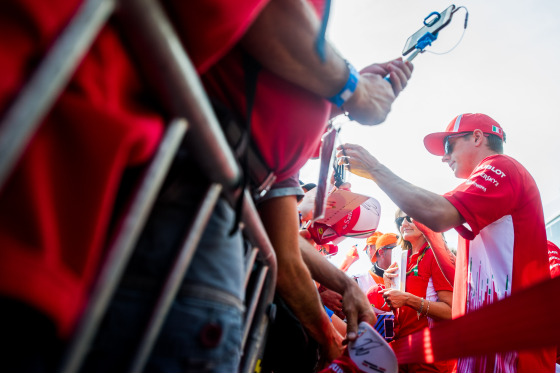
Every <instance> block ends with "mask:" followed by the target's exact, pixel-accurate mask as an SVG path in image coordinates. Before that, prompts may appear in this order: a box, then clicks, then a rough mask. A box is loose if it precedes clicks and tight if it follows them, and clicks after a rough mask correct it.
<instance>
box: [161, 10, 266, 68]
mask: <svg viewBox="0 0 560 374" xmlns="http://www.w3.org/2000/svg"><path fill="white" fill-rule="evenodd" d="M268 1H269V0H244V1H232V0H188V1H184V0H168V1H164V3H165V5H166V8H167V11H168V13H169V17H171V18H172V19H173V20H174V24H175V27H176V29H177V31H178V33H179V35H180V37H181V40H182V42H183V44H184V45H185V48H186V50H187V53H188V54H189V57H190V58H191V59H192V60H193V63H194V65H195V67H196V69H197V71H198V73H199V74H203V73H205V72H206V71H207V70H208V68H210V67H211V66H212V65H213V64H215V63H216V62H217V61H218V60H219V59H220V58H222V57H223V56H224V55H225V54H226V53H227V52H228V51H229V50H230V49H231V48H232V47H233V46H234V45H235V44H236V43H237V42H238V41H239V40H240V39H241V37H242V36H243V35H244V34H245V32H246V31H247V29H248V28H249V26H250V25H251V24H252V23H253V21H254V20H255V19H256V18H257V16H258V15H259V13H260V12H261V10H262V9H263V8H264V6H265V5H266V4H267V3H268Z"/></svg>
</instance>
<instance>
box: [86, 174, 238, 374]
mask: <svg viewBox="0 0 560 374" xmlns="http://www.w3.org/2000/svg"><path fill="white" fill-rule="evenodd" d="M184 169H185V168H183V169H182V170H181V172H180V173H176V174H175V175H174V178H172V180H171V182H170V183H168V184H167V187H166V188H164V192H163V193H162V195H161V196H160V197H159V198H158V201H157V203H156V206H155V207H154V210H153V212H152V214H151V216H150V219H149V221H148V223H147V225H146V228H145V230H144V232H143V234H142V237H141V238H140V240H139V244H138V246H137V248H136V249H135V253H134V257H133V258H132V259H131V263H130V265H129V268H128V269H127V274H126V275H125V277H124V280H123V282H122V284H121V286H120V288H119V290H118V291H117V293H116V296H115V298H114V301H113V302H112V305H111V306H110V308H109V310H108V312H107V315H106V316H105V318H104V320H103V323H102V326H101V328H100V332H99V334H98V336H97V338H96V340H95V342H94V344H93V347H92V350H91V353H90V355H89V357H88V358H87V360H86V364H85V366H84V368H83V371H89V372H122V371H127V370H129V367H128V365H129V363H130V360H131V358H132V354H133V352H134V350H135V349H136V347H137V344H138V342H139V340H140V338H141V335H142V332H143V331H144V329H145V327H146V323H147V321H148V320H149V317H150V314H151V310H152V308H153V305H154V303H155V301H156V299H157V294H158V291H159V288H160V287H161V284H162V279H163V278H164V277H165V274H166V273H167V272H168V269H169V266H170V264H172V263H173V261H174V256H175V251H176V249H177V248H178V247H180V245H181V243H182V241H183V240H184V237H185V232H186V228H187V227H188V226H189V225H190V222H191V219H192V215H193V214H192V212H194V211H195V208H196V206H197V205H198V203H199V202H200V196H201V193H202V192H203V191H204V183H203V182H200V183H199V182H198V181H199V178H201V177H200V176H197V175H193V172H192V169H190V172H189V173H186V172H185V170H184ZM187 170H189V169H187ZM234 220H235V214H234V211H233V210H232V209H231V207H230V206H229V205H228V204H227V202H226V201H225V200H223V199H220V200H219V201H218V203H217V205H216V207H215V209H214V211H213V213H212V215H211V218H210V221H209V223H208V225H207V227H206V229H205V231H204V234H203V235H202V238H201V240H200V243H199V245H198V248H197V250H196V252H195V254H194V256H193V259H192V262H191V265H190V267H189V269H188V271H187V274H186V276H185V279H184V280H183V283H182V286H181V290H180V291H179V293H178V296H177V297H176V299H175V300H174V302H173V304H172V307H171V309H170V311H169V314H168V316H167V318H166V321H165V322H164V325H163V327H162V330H161V332H160V335H159V337H158V339H157V342H156V344H155V347H154V349H153V351H152V354H151V356H150V358H149V360H148V362H147V365H146V367H145V368H144V369H145V370H146V371H150V372H236V371H237V370H238V366H239V361H240V356H241V352H240V346H241V338H242V337H241V334H242V320H243V319H242V317H243V309H244V307H243V295H244V289H243V282H244V249H243V240H242V237H241V233H240V232H239V230H238V231H237V232H236V233H235V234H233V235H229V232H230V230H231V228H232V226H233V222H234Z"/></svg>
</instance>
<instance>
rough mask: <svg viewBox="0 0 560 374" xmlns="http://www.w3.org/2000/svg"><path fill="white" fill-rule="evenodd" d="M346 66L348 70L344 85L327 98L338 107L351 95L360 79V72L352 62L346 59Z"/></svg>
mask: <svg viewBox="0 0 560 374" xmlns="http://www.w3.org/2000/svg"><path fill="white" fill-rule="evenodd" d="M346 66H348V70H349V71H350V74H349V75H348V80H347V81H346V84H345V85H344V87H342V90H340V92H339V93H337V94H336V95H334V96H333V97H329V98H328V99H327V100H329V101H330V102H331V103H333V104H335V105H336V106H337V107H339V108H340V107H342V105H343V104H344V103H345V102H346V100H348V99H349V98H350V96H352V94H353V93H354V91H355V90H356V87H357V86H358V81H359V80H360V73H358V71H357V70H356V68H355V67H354V66H352V64H351V63H349V62H348V61H346Z"/></svg>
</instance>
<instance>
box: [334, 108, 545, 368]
mask: <svg viewBox="0 0 560 374" xmlns="http://www.w3.org/2000/svg"><path fill="white" fill-rule="evenodd" d="M504 141H505V133H504V131H503V129H502V127H501V126H500V125H499V124H498V123H497V122H496V121H494V120H493V119H492V118H490V117H489V116H487V115H485V114H462V115H459V116H457V117H455V118H454V119H453V120H452V121H451V123H450V124H449V125H448V126H447V128H446V130H445V131H444V132H438V133H433V134H429V135H427V136H426V137H425V138H424V144H425V146H426V148H427V149H428V151H429V152H430V153H432V154H434V155H437V156H442V161H443V162H446V163H447V164H448V165H449V167H450V168H451V170H453V173H454V174H455V176H456V177H457V178H461V179H465V181H464V182H463V183H461V184H460V185H459V186H458V187H457V188H455V189H454V190H453V191H450V192H448V193H446V194H444V195H443V196H442V195H438V194H435V193H432V192H429V191H426V190H424V189H421V188H419V187H416V186H414V185H412V184H410V183H408V182H406V181H404V180H403V179H401V178H399V177H398V176H397V175H395V174H393V173H392V172H391V171H390V170H389V169H388V168H387V167H385V166H384V165H382V164H381V163H380V162H379V161H378V160H377V159H375V158H374V157H373V156H372V155H370V154H369V153H368V152H367V151H366V150H365V149H364V148H362V147H360V146H359V145H355V144H344V145H342V146H340V147H339V150H338V153H337V157H339V158H341V159H340V160H339V163H340V164H343V163H344V164H347V165H348V168H349V170H350V171H351V172H353V173H354V174H356V175H359V176H362V177H365V178H368V179H371V180H373V181H375V182H376V183H377V184H378V186H379V187H380V188H381V189H382V190H383V191H384V192H385V193H387V195H388V196H389V197H390V198H391V199H392V200H393V201H394V202H395V204H396V205H397V206H398V207H399V208H401V209H402V210H403V211H406V212H407V214H408V215H409V216H410V217H412V218H414V219H415V220H417V221H419V222H421V223H424V224H425V225H426V226H428V227H429V228H431V229H432V230H434V231H437V232H442V231H446V230H449V229H451V228H455V229H456V230H457V232H458V233H459V234H460V236H461V237H460V238H459V246H458V247H459V248H458V251H457V252H458V255H457V263H456V272H455V285H454V286H455V290H454V295H453V317H454V318H457V317H459V316H461V315H463V314H465V313H470V312H473V311H474V310H476V309H479V308H481V307H483V306H485V305H487V304H491V303H493V302H496V301H498V300H501V299H503V298H505V297H508V296H510V295H511V294H515V293H516V292H518V291H520V290H522V289H524V288H527V287H530V286H531V285H534V284H536V283H539V282H541V281H543V280H545V279H548V278H550V272H549V263H548V252H547V241H546V231H545V225H544V218H543V209H542V203H541V198H540V194H539V190H538V188H537V185H536V183H535V181H534V180H533V178H532V177H531V175H530V174H529V172H528V171H527V170H526V169H525V168H524V167H523V166H522V165H521V164H520V163H519V162H517V161H516V160H514V159H513V158H511V157H509V156H506V155H504V154H503V142H504ZM465 224H467V225H468V227H467V226H466V225H465ZM520 323H522V322H521V321H520ZM511 330H512V334H513V333H514V331H515V329H511ZM504 339H507V337H504ZM554 356H555V351H554V349H550V348H546V349H532V350H519V351H513V352H503V353H497V354H489V355H485V356H484V357H466V358H460V359H459V361H458V367H457V370H458V372H487V371H499V372H552V371H554V358H555V357H554Z"/></svg>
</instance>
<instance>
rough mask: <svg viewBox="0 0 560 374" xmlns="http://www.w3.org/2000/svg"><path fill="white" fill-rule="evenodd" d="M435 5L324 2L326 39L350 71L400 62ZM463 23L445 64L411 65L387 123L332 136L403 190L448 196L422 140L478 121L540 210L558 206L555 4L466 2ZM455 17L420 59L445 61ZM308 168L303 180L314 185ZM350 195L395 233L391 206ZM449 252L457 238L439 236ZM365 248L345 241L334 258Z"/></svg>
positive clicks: (370, 187) (375, 192)
mask: <svg viewBox="0 0 560 374" xmlns="http://www.w3.org/2000/svg"><path fill="white" fill-rule="evenodd" d="M450 4H452V3H451V2H447V1H440V0H425V1H418V0H332V7H331V15H330V21H329V27H328V31H327V38H328V39H329V40H330V41H331V42H332V43H333V44H334V45H335V46H336V48H337V49H338V50H339V51H340V52H341V54H342V55H343V56H344V57H345V58H346V59H348V60H349V61H350V62H352V64H354V66H356V68H358V70H359V69H360V68H363V67H364V66H366V65H368V64H369V63H372V62H384V61H387V60H390V59H393V58H395V57H398V56H400V53H401V51H402V48H403V46H404V43H405V41H406V39H407V38H408V37H409V36H410V35H411V34H412V33H414V32H415V31H417V30H418V29H419V28H420V27H421V26H422V21H423V19H424V17H426V16H427V15H428V14H429V13H431V12H432V11H438V12H440V11H442V10H444V9H445V8H447V7H448V6H449V5H450ZM453 4H455V5H456V6H461V5H464V6H466V7H467V8H468V11H469V22H468V27H467V30H466V32H465V35H464V38H463V40H462V42H461V43H460V44H459V45H458V46H457V48H456V49H454V50H453V51H451V52H450V53H449V54H445V55H434V54H431V53H424V54H421V55H419V56H418V57H417V58H416V59H415V60H414V73H413V75H412V78H411V80H410V81H409V84H408V87H407V88H406V89H405V91H403V92H402V93H401V95H400V96H399V97H398V98H397V100H396V101H395V103H394V104H393V107H392V110H391V113H390V114H389V116H388V118H387V120H386V121H385V122H384V123H383V124H381V125H379V126H374V127H365V126H361V125H358V124H355V123H350V124H347V125H345V126H344V127H343V129H342V131H341V138H342V141H343V142H349V143H358V144H361V145H362V146H364V147H365V148H367V149H368V150H369V151H370V152H371V153H372V154H373V155H374V156H375V157H377V158H378V159H379V160H380V161H381V162H382V163H383V164H385V165H386V166H388V167H389V168H390V169H391V170H392V171H393V172H395V173H396V174H397V175H399V176H400V177H402V178H404V179H405V180H407V181H409V182H411V183H413V184H415V185H417V186H420V187H423V188H425V189H428V190H430V191H433V192H436V193H445V192H447V191H450V190H451V189H453V188H454V187H455V186H457V185H458V184H459V183H460V182H461V180H459V179H456V178H455V177H454V175H453V173H452V172H451V170H450V169H449V167H448V166H447V165H446V164H443V163H442V162H441V159H440V158H439V157H436V156H432V155H431V154H429V153H428V152H427V151H426V149H425V148H424V145H423V141H422V140H423V138H424V136H425V135H426V134H428V133H431V132H436V131H443V130H444V129H445V127H446V126H447V124H448V123H449V121H451V119H452V118H453V117H455V116H456V115H458V114H460V113H475V112H480V113H485V114H488V115H490V116H491V117H492V118H494V119H495V120H496V121H498V122H499V123H500V124H501V125H502V127H503V128H504V130H505V132H506V134H507V142H506V145H505V153H506V154H508V155H510V156H512V157H514V158H515V159H517V160H518V161H520V162H521V163H522V164H523V165H524V166H525V167H526V168H527V169H528V170H529V172H530V173H531V174H532V175H533V177H534V178H535V180H536V182H537V185H538V187H539V189H540V191H541V197H542V200H543V203H544V204H546V203H547V202H549V201H552V200H554V199H557V198H558V197H559V196H560V167H559V165H558V164H559V161H560V145H559V141H560V136H559V135H560V120H559V115H558V113H559V109H560V100H559V99H560V55H559V54H560V48H559V47H560V22H559V21H558V20H560V1H557V0H521V1H520V0H514V1H512V0H465V1H463V2H455V3H453ZM464 15H465V13H464V10H463V9H462V10H459V11H458V12H457V13H455V15H454V16H453V21H452V22H451V25H450V26H448V27H447V28H446V29H444V30H442V31H441V33H440V35H439V37H438V40H436V41H435V42H434V44H433V46H432V47H428V50H430V51H433V52H445V51H446V50H448V49H450V48H451V47H453V45H455V43H456V41H458V40H459V38H460V36H461V33H462V28H463V20H464ZM316 166H317V163H316V162H310V163H309V164H308V165H306V167H304V169H303V170H302V173H301V176H300V177H301V178H300V179H302V180H304V181H306V182H310V181H316V175H317V168H316ZM349 181H350V182H351V183H352V186H353V187H352V190H353V191H354V192H358V193H363V194H366V195H369V196H372V197H375V198H376V199H377V200H379V202H380V203H381V209H382V216H381V222H380V224H379V230H380V231H382V232H395V230H396V228H395V226H394V223H393V217H394V212H395V209H396V206H395V205H394V204H393V203H392V202H391V200H389V199H388V198H387V197H386V196H385V194H384V193H383V192H382V191H381V190H380V189H379V188H377V186H376V185H375V184H374V183H373V182H371V181H367V180H364V179H362V178H359V177H357V176H351V177H350V178H349ZM446 237H447V239H448V241H450V244H451V245H452V246H454V247H455V246H456V244H455V242H456V235H455V234H451V233H450V234H446ZM356 243H358V244H359V247H360V248H362V247H363V244H364V241H363V240H355V239H346V240H345V241H343V242H342V243H340V245H339V248H340V252H345V251H346V249H347V248H349V247H350V246H351V245H353V244H356Z"/></svg>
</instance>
